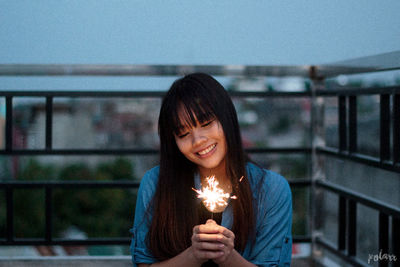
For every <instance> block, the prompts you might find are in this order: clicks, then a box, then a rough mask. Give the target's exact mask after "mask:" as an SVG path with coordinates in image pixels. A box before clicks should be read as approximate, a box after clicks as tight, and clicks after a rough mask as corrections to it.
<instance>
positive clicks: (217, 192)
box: [192, 175, 237, 212]
mask: <svg viewBox="0 0 400 267" xmlns="http://www.w3.org/2000/svg"><path fill="white" fill-rule="evenodd" d="M206 182H207V186H203V187H202V189H201V190H197V189H195V188H192V189H193V191H195V192H196V193H197V194H198V195H197V197H198V198H202V199H203V200H202V201H203V204H204V206H205V207H206V208H207V209H208V210H209V211H211V212H222V211H224V209H225V208H226V206H227V205H228V200H229V199H230V198H231V199H237V197H236V196H231V194H229V193H225V192H224V190H222V189H221V188H220V187H218V185H219V182H218V181H217V180H216V179H215V176H214V175H213V176H209V177H206Z"/></svg>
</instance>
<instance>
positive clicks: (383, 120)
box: [380, 94, 390, 161]
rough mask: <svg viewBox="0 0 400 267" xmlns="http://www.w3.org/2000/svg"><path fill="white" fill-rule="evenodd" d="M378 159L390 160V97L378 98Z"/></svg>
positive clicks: (385, 95)
mask: <svg viewBox="0 0 400 267" xmlns="http://www.w3.org/2000/svg"><path fill="white" fill-rule="evenodd" d="M380 99H381V101H380V158H381V161H386V160H390V95H388V94H383V95H381V96H380Z"/></svg>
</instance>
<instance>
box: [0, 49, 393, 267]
mask: <svg viewBox="0 0 400 267" xmlns="http://www.w3.org/2000/svg"><path fill="white" fill-rule="evenodd" d="M382 57H385V58H387V57H388V58H390V59H393V58H400V52H396V53H389V55H383V56H381V57H378V59H379V58H382ZM374 58H375V57H372V59H374ZM368 59H369V60H365V59H359V60H357V61H347V62H341V63H340V64H336V65H335V64H333V65H322V66H187V65H182V66H179V65H167V66H162V65H146V66H143V65H141V66H137V65H11V64H9V65H0V76H54V75H56V76H71V75H72V76H74V75H85V76H98V75H105V76H122V75H129V76H175V75H182V74H185V73H189V72H195V71H202V72H207V73H210V74H212V75H216V76H262V77H263V76H277V77H284V76H301V77H304V78H309V79H310V80H311V81H312V82H313V86H312V90H311V91H310V92H230V93H231V94H232V96H236V97H262V98H269V97H289V98H292V97H305V98H309V99H311V102H312V103H313V106H315V105H316V101H317V98H326V97H337V99H338V118H339V121H338V128H339V131H338V135H339V136H338V139H339V145H338V147H326V146H318V145H317V143H316V142H312V146H310V147H295V148H288V147H279V148H250V149H248V150H247V151H248V152H249V153H266V154H268V153H288V154H293V153H300V154H306V155H312V160H311V161H312V162H309V163H308V164H310V166H312V169H313V174H312V177H310V179H306V180H293V181H290V184H291V186H292V188H297V187H306V188H310V189H311V190H312V195H311V197H312V198H311V199H310V206H311V209H312V212H311V213H310V214H308V215H309V217H310V220H312V221H314V223H315V221H317V220H318V218H315V214H316V211H315V207H314V206H315V203H314V201H315V192H316V190H319V191H321V190H322V191H326V192H328V191H329V192H331V193H334V194H337V195H338V196H339V198H338V199H339V203H338V207H339V208H338V218H337V226H338V243H337V244H332V243H330V242H329V241H328V240H326V239H324V237H323V236H320V235H316V236H314V235H313V234H314V230H315V229H314V228H315V226H314V224H312V226H311V227H312V229H310V230H311V233H312V235H310V236H296V237H294V242H309V243H312V244H313V249H318V248H323V249H326V250H328V251H330V252H331V253H333V254H335V255H336V256H338V257H339V258H341V259H343V260H344V261H346V262H347V263H349V264H352V265H354V266H367V264H366V263H365V262H363V261H362V260H360V259H359V258H357V253H356V248H357V242H356V241H357V225H358V224H359V223H360V222H358V221H357V204H362V205H365V206H367V207H370V208H372V209H375V210H377V211H378V212H379V249H380V250H381V251H382V253H389V252H391V253H393V254H394V255H397V256H398V258H400V248H399V244H398V240H400V230H399V229H400V209H399V207H396V206H393V205H389V204H388V203H385V202H382V201H379V200H377V199H374V198H371V197H369V196H367V195H365V194H360V193H358V192H356V191H353V190H349V189H348V188H345V187H343V186H340V185H337V184H334V183H331V182H328V181H324V180H322V179H320V178H319V176H318V175H317V174H316V173H315V168H314V167H313V163H314V161H315V160H316V157H317V156H320V155H328V156H333V157H335V158H339V159H342V160H349V161H354V162H358V163H361V164H363V165H366V166H371V167H374V168H379V169H382V170H387V171H390V172H393V173H400V162H399V161H400V141H399V140H400V88H399V87H398V86H391V87H385V88H359V89H353V88H347V89H338V90H336V89H335V90H325V89H324V88H323V87H321V84H322V81H323V80H324V79H325V78H329V77H335V76H337V75H340V74H344V75H345V74H354V73H368V72H377V71H385V70H393V69H396V70H397V69H400V65H399V64H397V65H396V64H393V62H391V63H389V64H385V63H384V62H379V60H375V61H373V60H372V62H374V63H376V64H373V65H371V64H366V63H365V62H367V63H368V62H370V61H371V58H368ZM357 62H361V63H359V64H357ZM162 95H163V92H82V91H79V92H71V91H68V92H67V91H64V92H59V91H58V92H48V91H43V92H37V91H36V92H19V91H8V92H0V97H5V99H6V133H5V135H6V147H5V149H4V150H2V151H0V154H2V155H11V156H17V155H115V154H119V155H135V154H142V155H143V154H156V153H157V150H152V149H110V150H104V149H54V148H53V147H52V136H53V133H52V124H53V122H52V112H53V99H54V98H55V97H99V96H100V97H157V98H159V97H161V96H162ZM361 95H379V97H380V125H379V128H380V157H378V158H377V157H372V156H368V155H364V154H362V153H359V152H358V147H357V136H358V133H357V97H358V96H361ZM17 96H18V97H20V96H40V97H44V98H45V99H46V127H45V128H46V129H45V132H46V142H45V148H44V149H39V150H38V149H35V150H25V149H24V150H22V149H14V148H13V147H12V127H13V126H12V118H13V116H12V100H13V98H14V97H17ZM390 107H392V108H390ZM315 112H316V110H315V109H312V112H311V117H312V118H311V120H310V121H311V124H312V125H310V127H311V129H314V126H315V125H313V124H315V123H316V120H315V117H316V116H317V114H315ZM312 134H313V135H314V134H315V133H312ZM312 137H314V136H312ZM390 138H392V139H390ZM399 179H400V178H399ZM137 186H138V184H137V183H133V182H124V181H121V182H113V183H108V182H95V183H93V182H85V181H77V182H19V181H1V182H0V188H1V189H3V190H5V192H6V194H5V195H6V203H7V204H6V206H7V212H6V213H7V216H6V217H7V237H6V239H0V245H27V244H35V245H39V244H43V245H60V244H68V245H82V244H85V245H92V244H128V243H129V238H113V239H103V238H100V239H87V240H65V239H56V238H53V236H52V223H53V222H52V216H53V215H52V190H53V189H54V188H66V187H68V188H75V187H88V188H89V187H102V188H110V187H113V188H123V187H128V188H136V187H137ZM17 188H42V189H43V190H45V199H46V201H45V210H46V212H45V214H46V219H45V222H46V230H45V237H44V238H43V239H39V240H20V239H16V238H15V237H14V229H13V220H14V214H13V191H14V190H15V189H17ZM390 235H391V236H390ZM390 240H391V243H389V241H390ZM380 266H388V262H387V261H386V262H384V261H382V262H380Z"/></svg>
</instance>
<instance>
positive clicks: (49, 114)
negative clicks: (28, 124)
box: [46, 96, 53, 150]
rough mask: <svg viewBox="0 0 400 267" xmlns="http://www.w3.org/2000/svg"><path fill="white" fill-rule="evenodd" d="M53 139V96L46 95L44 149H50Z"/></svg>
mask: <svg viewBox="0 0 400 267" xmlns="http://www.w3.org/2000/svg"><path fill="white" fill-rule="evenodd" d="M52 140H53V97H52V96H47V97H46V150H51V148H52Z"/></svg>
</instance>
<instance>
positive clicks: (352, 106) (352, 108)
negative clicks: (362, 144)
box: [349, 96, 357, 153]
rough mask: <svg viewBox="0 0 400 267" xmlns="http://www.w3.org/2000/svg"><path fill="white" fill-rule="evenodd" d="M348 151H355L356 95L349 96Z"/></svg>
mask: <svg viewBox="0 0 400 267" xmlns="http://www.w3.org/2000/svg"><path fill="white" fill-rule="evenodd" d="M349 151H350V153H352V152H357V97H356V96H350V97H349Z"/></svg>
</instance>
